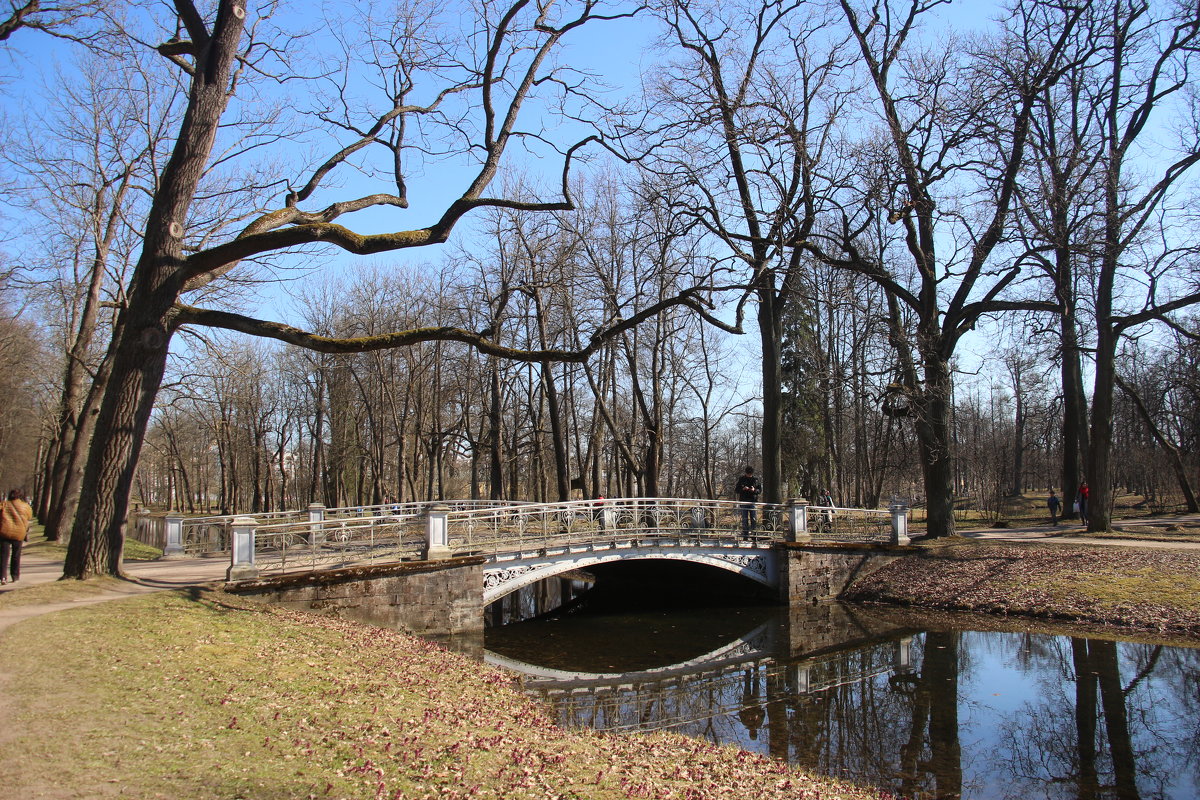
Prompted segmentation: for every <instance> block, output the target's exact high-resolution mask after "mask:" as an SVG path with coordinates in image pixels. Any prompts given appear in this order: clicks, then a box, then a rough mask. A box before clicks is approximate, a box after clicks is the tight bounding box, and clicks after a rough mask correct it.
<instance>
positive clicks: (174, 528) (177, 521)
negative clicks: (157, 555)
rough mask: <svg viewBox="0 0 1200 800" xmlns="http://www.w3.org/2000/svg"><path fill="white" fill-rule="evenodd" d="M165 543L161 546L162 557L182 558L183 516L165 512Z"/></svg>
mask: <svg viewBox="0 0 1200 800" xmlns="http://www.w3.org/2000/svg"><path fill="white" fill-rule="evenodd" d="M166 526H167V545H166V547H164V548H163V558H164V559H176V558H183V557H184V553H183V516H182V515H181V514H167V521H166Z"/></svg>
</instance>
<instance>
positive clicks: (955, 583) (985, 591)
mask: <svg viewBox="0 0 1200 800" xmlns="http://www.w3.org/2000/svg"><path fill="white" fill-rule="evenodd" d="M841 599H843V600H848V601H851V602H868V603H884V604H890V605H900V606H911V607H919V608H930V609H940V610H946V611H974V612H983V613H987V614H995V615H1001V616H1021V617H1026V618H1030V619H1038V620H1049V621H1056V622H1068V623H1083V624H1087V625H1099V626H1105V627H1110V628H1114V629H1120V630H1123V631H1141V632H1151V633H1157V634H1165V635H1170V636H1182V637H1186V638H1188V639H1194V640H1196V641H1197V642H1200V551H1197V550H1194V549H1193V550H1181V549H1150V548H1141V547H1112V546H1103V545H1097V546H1091V545H1079V544H1061V543H1056V544H1044V543H1033V542H1031V543H1014V542H995V541H979V540H963V539H951V540H947V541H945V542H937V543H933V544H928V545H925V546H922V547H920V548H919V549H918V552H917V553H916V554H915V555H913V556H911V557H909V558H903V559H899V560H897V561H896V562H894V563H892V564H890V565H888V566H886V567H883V568H881V569H879V570H877V571H875V572H873V573H871V574H870V575H867V576H865V577H863V578H860V579H858V580H857V581H855V582H854V583H853V584H852V585H851V586H850V587H849V588H848V589H847V591H846V592H845V593H843V595H842V598H841Z"/></svg>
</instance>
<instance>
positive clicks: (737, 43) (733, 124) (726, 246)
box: [642, 0, 848, 502]
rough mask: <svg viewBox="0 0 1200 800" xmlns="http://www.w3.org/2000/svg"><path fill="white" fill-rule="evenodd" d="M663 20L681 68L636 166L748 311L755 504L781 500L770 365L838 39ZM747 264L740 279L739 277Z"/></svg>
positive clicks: (701, 12) (805, 231) (835, 82)
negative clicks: (754, 351) (717, 252)
mask: <svg viewBox="0 0 1200 800" xmlns="http://www.w3.org/2000/svg"><path fill="white" fill-rule="evenodd" d="M658 13H659V16H660V17H661V18H662V20H663V22H664V23H665V25H666V28H667V32H668V34H667V35H668V36H669V38H670V40H671V43H672V45H673V46H674V48H675V49H676V50H677V51H678V52H680V53H682V54H683V55H682V58H681V59H680V61H679V63H677V64H675V65H672V66H671V67H668V68H667V69H666V70H665V73H666V74H665V75H664V79H663V80H662V81H661V82H660V83H659V85H658V87H657V90H656V92H655V93H654V95H652V97H651V98H649V100H650V102H651V103H652V104H653V107H654V108H655V109H656V111H655V114H656V117H657V119H659V120H660V122H659V124H658V127H657V128H655V129H654V130H653V131H652V133H651V135H650V137H649V145H648V147H649V149H650V152H651V155H650V157H648V158H646V159H644V160H643V161H642V163H643V165H644V166H645V167H647V168H648V169H650V170H651V171H652V172H653V173H654V174H655V175H656V176H657V179H658V180H659V181H662V182H664V183H665V184H667V185H669V186H674V187H678V188H677V189H676V190H675V191H674V195H673V196H672V197H671V201H672V202H674V203H676V204H678V205H679V206H680V207H681V210H684V211H686V212H687V213H688V214H689V215H690V216H691V217H693V218H694V220H695V222H696V223H697V224H699V225H700V226H702V227H703V228H704V229H705V230H707V231H708V232H709V233H710V234H711V235H712V236H713V237H714V238H715V239H716V240H717V241H718V242H719V246H720V248H721V249H722V250H723V251H724V254H727V257H728V258H730V259H731V262H732V263H733V264H734V265H736V266H735V267H734V268H732V269H733V271H734V275H735V276H736V277H734V278H731V280H735V281H737V282H740V283H743V284H744V286H745V287H746V289H745V293H744V295H743V297H742V298H741V300H740V301H739V302H738V310H737V320H736V322H737V325H738V326H739V327H740V323H741V318H742V310H743V307H744V305H745V304H746V303H747V302H748V301H749V299H750V298H751V297H752V298H753V299H754V300H755V301H756V302H757V311H758V329H759V340H760V344H761V348H762V408H763V417H762V436H763V440H762V445H761V448H762V459H763V465H762V476H763V484H764V486H763V488H764V499H766V500H767V501H768V502H779V501H780V500H781V493H782V464H781V445H780V430H781V425H782V418H783V416H782V415H783V402H782V395H781V389H780V387H781V380H780V365H781V359H782V355H781V349H780V348H781V342H782V340H783V338H784V334H783V330H782V327H783V318H784V314H785V312H786V309H787V307H788V304H789V303H791V302H792V301H793V298H794V286H795V280H794V279H793V276H795V275H796V274H797V273H798V272H799V271H801V270H802V269H804V268H805V267H806V266H808V264H809V262H808V258H807V255H806V253H805V251H804V249H803V247H802V244H803V242H804V241H805V240H806V239H807V238H808V236H809V234H810V232H811V231H812V230H813V228H814V226H815V225H816V224H817V219H818V216H819V214H820V213H821V212H822V211H823V210H824V205H825V204H824V200H823V198H824V197H825V195H826V194H827V193H828V192H829V189H830V186H831V183H832V182H835V181H836V179H835V178H832V177H831V176H830V175H829V174H828V172H827V171H826V170H827V169H828V164H827V162H828V161H830V159H831V155H832V150H833V148H834V145H835V141H836V135H837V132H838V129H837V122H838V120H839V118H840V117H841V115H842V114H843V111H844V106H845V104H846V102H847V97H848V94H847V92H846V87H845V86H842V85H840V79H841V76H842V73H843V72H844V70H845V68H846V64H845V63H844V61H845V56H844V54H843V52H842V51H843V45H844V43H845V42H844V36H843V37H842V39H839V38H838V34H837V33H836V32H835V31H834V30H833V29H832V27H831V24H830V22H829V20H828V19H826V18H825V15H823V14H821V13H820V12H818V11H815V10H814V9H813V7H812V6H809V5H806V4H804V3H802V2H791V1H788V0H784V1H780V0H764V2H762V3H758V4H750V5H747V6H719V5H718V4H714V3H705V2H695V1H694V0H676V1H675V2H669V3H664V4H663V5H662V6H661V7H660V8H659V11H658ZM743 265H744V270H745V271H744V272H743V271H742V266H743Z"/></svg>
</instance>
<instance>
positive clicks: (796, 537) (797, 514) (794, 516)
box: [787, 497, 812, 542]
mask: <svg viewBox="0 0 1200 800" xmlns="http://www.w3.org/2000/svg"><path fill="white" fill-rule="evenodd" d="M787 508H788V528H787V540H788V541H789V542H811V541H812V536H811V535H810V534H809V532H808V501H807V500H805V499H804V498H803V497H800V498H792V499H791V500H788V503H787Z"/></svg>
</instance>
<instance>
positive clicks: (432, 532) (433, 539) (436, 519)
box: [425, 503, 450, 561]
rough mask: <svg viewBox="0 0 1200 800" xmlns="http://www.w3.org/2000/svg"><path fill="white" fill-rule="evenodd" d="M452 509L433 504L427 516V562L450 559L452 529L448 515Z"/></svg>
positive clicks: (440, 504)
mask: <svg viewBox="0 0 1200 800" xmlns="http://www.w3.org/2000/svg"><path fill="white" fill-rule="evenodd" d="M449 513H450V509H449V508H448V507H447V506H445V505H443V504H442V503H431V504H430V506H429V511H428V512H426V514H425V560H426V561H440V560H442V559H447V558H450V529H449V523H448V522H447V520H446V515H447V514H449Z"/></svg>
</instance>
